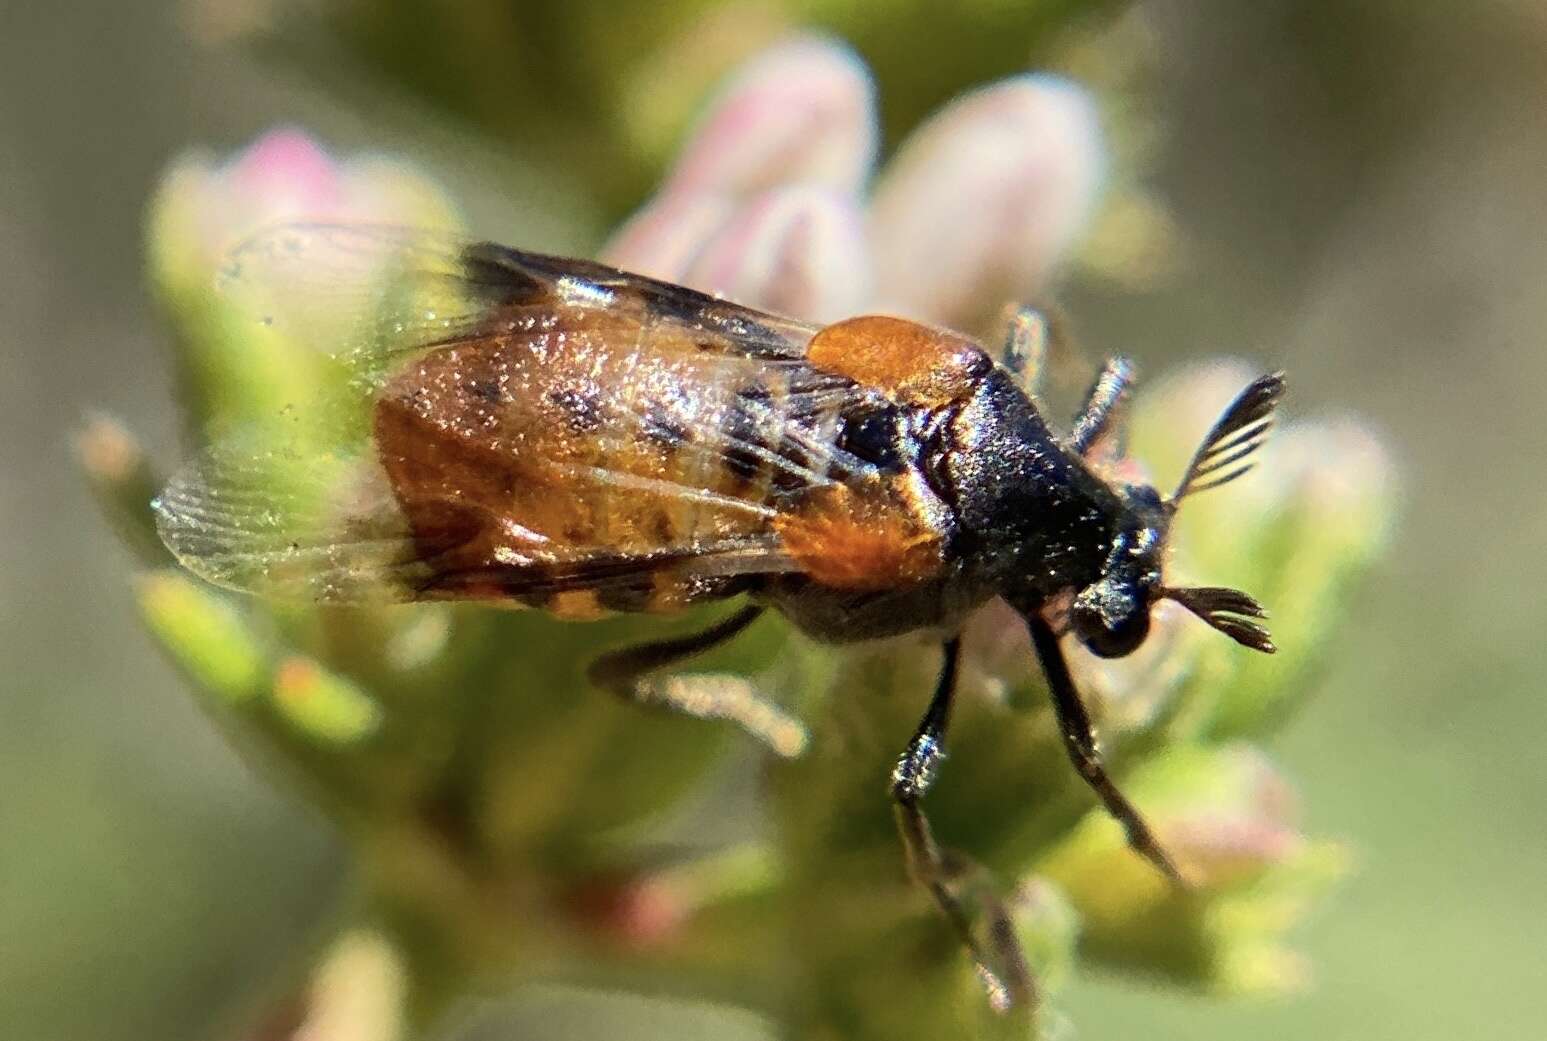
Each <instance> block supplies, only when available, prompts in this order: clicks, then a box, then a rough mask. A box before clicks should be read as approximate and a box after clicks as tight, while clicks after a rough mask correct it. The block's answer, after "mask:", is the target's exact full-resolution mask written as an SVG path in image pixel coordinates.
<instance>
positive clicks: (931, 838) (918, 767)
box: [892, 637, 1036, 1009]
mask: <svg viewBox="0 0 1547 1041" xmlns="http://www.w3.org/2000/svg"><path fill="white" fill-rule="evenodd" d="M944 651H945V658H944V661H943V662H942V663H941V666H940V679H939V681H938V682H937V684H936V685H935V694H934V697H932V698H931V699H930V701H929V708H928V709H927V710H926V711H925V713H924V718H923V719H922V720H920V721H919V726H918V730H917V731H916V732H915V733H914V735H913V739H912V740H911V741H909V742H908V747H907V750H906V751H904V752H903V754H902V756H901V757H900V758H899V759H898V760H897V766H896V767H895V768H894V769H893V770H892V798H893V799H894V800H895V801H896V803H897V826H898V830H899V831H900V832H901V833H902V843H903V849H904V850H905V852H906V854H907V858H908V868H909V871H910V872H911V873H912V875H913V877H914V878H915V879H916V880H917V881H918V882H919V884H920V885H922V886H923V887H924V888H925V889H926V890H928V891H929V895H930V896H931V897H933V898H934V901H935V904H936V905H937V906H938V907H939V908H940V910H941V911H942V912H943V913H944V914H945V917H946V919H947V920H948V921H949V922H950V923H951V927H952V928H953V929H954V930H955V931H956V933H957V935H958V936H960V937H961V940H962V943H963V944H964V945H965V946H966V948H967V950H968V952H969V953H970V954H971V955H972V958H973V960H974V961H975V962H976V963H977V967H978V973H979V975H980V976H981V977H982V979H983V983H984V985H985V986H986V987H987V988H988V992H989V998H990V1000H991V1001H993V1003H994V1005H995V1006H996V1007H998V1008H1000V1009H1007V1008H1010V1007H1012V1006H1021V1005H1024V1006H1030V1005H1031V1003H1032V1002H1034V1001H1035V1000H1036V986H1035V982H1034V980H1033V979H1032V975H1031V970H1030V969H1028V968H1027V967H1026V958H1025V955H1024V954H1023V953H1022V951H1021V949H1020V944H1019V943H1018V942H1017V940H1016V939H1015V932H1014V927H1013V924H1012V923H1011V921H1010V914H1009V911H1008V910H1007V909H1006V908H1005V906H1004V903H1003V901H1001V900H1000V899H999V897H998V895H997V893H996V892H995V891H994V882H993V878H992V877H991V876H990V875H989V873H988V872H987V871H986V870H985V869H984V868H982V867H981V866H980V865H978V864H977V863H975V862H974V861H972V860H970V859H969V858H967V857H965V856H963V855H962V854H960V853H957V852H956V851H954V850H949V849H942V848H941V847H940V845H939V844H938V843H937V842H936V841H935V835H934V830H933V829H932V828H931V827H930V826H929V818H928V817H927V816H925V814H924V807H923V805H922V801H923V798H924V796H925V794H926V793H928V791H929V788H930V786H931V785H932V784H933V783H934V779H935V772H936V770H937V769H938V768H939V766H940V762H941V761H942V760H943V759H944V758H945V732H946V729H947V727H948V726H949V725H950V722H951V703H952V701H953V699H954V697H955V693H956V673H957V665H958V663H959V661H960V658H961V639H960V638H959V637H953V638H951V639H950V640H947V641H946V643H945V646H944ZM964 891H965V892H969V893H970V894H971V896H972V898H973V901H974V902H975V903H977V904H979V905H980V906H981V907H982V908H983V912H984V914H985V916H986V917H987V919H988V921H987V932H988V942H987V943H986V944H985V943H983V942H980V941H979V939H978V937H977V934H976V932H975V931H974V929H973V924H972V916H971V914H970V913H969V912H968V910H967V908H966V906H964V904H963V901H962V899H961V895H960V894H961V893H963V892H964Z"/></svg>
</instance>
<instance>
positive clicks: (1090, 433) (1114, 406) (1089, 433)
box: [1065, 358, 1134, 455]
mask: <svg viewBox="0 0 1547 1041" xmlns="http://www.w3.org/2000/svg"><path fill="white" fill-rule="evenodd" d="M1133 375H1134V370H1133V362H1131V361H1129V360H1128V359H1127V358H1109V359H1107V363H1106V364H1105V365H1103V366H1102V367H1101V371H1100V372H1099V373H1097V375H1096V381H1095V382H1094V383H1092V384H1091V387H1090V391H1089V393H1087V394H1086V396H1085V405H1084V407H1083V408H1081V409H1080V414H1079V415H1077V416H1075V417H1074V427H1073V429H1072V430H1071V431H1070V433H1069V438H1068V440H1067V441H1066V442H1065V443H1066V444H1067V445H1068V446H1069V448H1071V449H1072V450H1073V451H1075V452H1077V453H1079V454H1080V455H1090V454H1092V453H1093V452H1095V451H1097V450H1098V449H1100V448H1101V447H1102V442H1103V440H1104V439H1110V440H1112V441H1113V442H1114V443H1113V446H1112V447H1113V450H1112V451H1111V452H1110V453H1106V454H1111V455H1121V454H1122V451H1123V449H1122V445H1121V444H1120V443H1116V442H1120V440H1121V438H1120V436H1119V435H1120V433H1121V431H1120V428H1119V422H1118V421H1119V419H1120V418H1121V413H1122V407H1123V403H1124V402H1125V401H1127V400H1128V394H1129V392H1130V391H1131V390H1132V389H1133Z"/></svg>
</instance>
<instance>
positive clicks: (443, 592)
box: [156, 225, 873, 609]
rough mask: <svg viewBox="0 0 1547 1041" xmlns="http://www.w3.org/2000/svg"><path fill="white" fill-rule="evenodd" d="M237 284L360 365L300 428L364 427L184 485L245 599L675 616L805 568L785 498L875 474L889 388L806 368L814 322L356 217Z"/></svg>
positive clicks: (267, 242) (177, 492)
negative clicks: (880, 415) (566, 605)
mask: <svg viewBox="0 0 1547 1041" xmlns="http://www.w3.org/2000/svg"><path fill="white" fill-rule="evenodd" d="M220 283H221V286H222V289H223V290H224V292H225V293H226V294H227V296H228V297H229V298H230V299H231V300H232V301H233V302H234V303H236V304H237V306H238V308H239V310H241V311H242V312H245V313H248V314H250V315H251V316H252V318H253V320H254V321H255V322H257V323H260V325H261V326H262V327H263V329H264V330H265V331H266V332H265V334H272V335H279V336H285V337H289V338H292V339H294V340H297V341H298V342H304V343H306V344H308V345H310V346H313V347H315V348H316V349H317V350H319V351H320V352H322V353H324V354H327V355H329V356H331V357H333V358H335V359H336V360H337V361H338V362H339V369H340V374H341V375H340V383H339V384H338V385H336V386H331V387H323V388H319V392H318V394H317V396H316V400H314V401H306V402H297V403H295V404H294V405H293V406H292V411H293V412H294V413H295V414H296V415H297V416H299V417H301V418H302V419H304V418H305V417H306V415H307V414H308V412H309V411H312V410H317V409H327V410H339V409H356V410H358V412H359V413H360V415H359V419H358V421H357V422H353V423H350V422H344V423H332V422H328V423H310V422H296V423H293V424H286V423H276V424H273V425H271V426H269V427H265V428H264V429H263V430H262V431H256V432H254V433H253V434H251V435H249V436H244V437H241V438H238V439H235V440H232V441H231V442H229V443H224V444H221V445H217V446H216V447H214V448H213V449H211V450H210V451H209V452H207V453H206V454H205V455H204V456H203V457H202V458H201V459H200V460H198V461H196V462H195V463H194V464H192V465H191V466H190V467H188V468H187V469H185V470H184V471H183V472H182V473H180V474H179V475H178V476H177V477H176V478H175V479H174V480H173V481H172V483H171V484H170V485H169V487H168V488H167V489H166V491H165V492H164V493H163V495H162V496H161V497H160V498H159V499H158V500H157V503H156V509H157V513H158V517H159V520H160V526H161V532H162V535H163V538H164V539H165V540H166V541H167V544H168V545H169V546H170V547H171V548H172V550H173V552H174V553H176V554H177V556H178V557H179V559H181V560H182V561H183V562H184V563H185V564H186V565H187V566H188V567H189V568H191V569H192V570H194V571H196V572H198V573H200V574H202V575H205V576H206V577H208V578H210V579H211V580H213V581H216V582H219V583H221V584H224V585H229V586H234V587H237V588H241V589H249V590H255V591H263V592H268V593H271V594H275V595H288V596H304V597H308V598H315V599H324V600H346V601H348V600H368V599H381V598H388V599H423V598H488V599H514V600H519V601H523V602H529V603H539V602H546V600H547V599H549V598H552V597H553V596H554V595H556V594H561V593H568V592H574V591H577V590H588V591H594V592H597V593H599V594H600V600H601V603H602V605H603V606H620V607H624V608H628V609H639V607H640V606H641V605H643V606H648V607H652V608H658V609H667V608H671V607H674V606H680V604H682V603H686V602H690V601H691V600H693V599H695V598H699V597H702V596H709V595H714V594H715V593H717V592H723V591H724V590H725V589H726V588H728V587H729V586H730V585H731V584H733V582H734V580H735V579H736V578H738V577H740V576H746V575H754V574H766V573H774V572H778V571H783V570H789V569H790V568H791V566H792V565H791V564H790V562H789V560H788V558H787V557H786V556H785V555H784V554H783V552H782V550H781V548H780V546H779V542H778V538H777V535H776V534H775V532H774V528H773V525H772V521H773V519H774V518H775V517H776V516H777V515H778V513H779V511H780V509H781V508H783V507H784V505H785V504H786V502H787V501H789V500H790V498H791V497H793V496H796V495H799V494H803V493H804V492H805V491H807V490H809V489H811V488H813V487H820V486H822V485H825V484H830V483H833V482H841V481H848V480H854V479H859V478H863V477H865V476H866V475H868V474H870V473H871V472H873V468H872V467H871V466H870V465H869V464H867V463H864V462H862V461H861V460H859V459H856V458H854V457H853V456H851V455H849V454H848V453H846V452H844V451H842V450H840V449H838V448H837V447H835V444H836V443H837V441H838V438H837V436H836V433H837V427H838V425H839V424H840V423H841V422H842V421H843V420H842V417H843V415H845V414H847V413H848V412H851V411H852V410H853V408H854V407H855V406H856V404H863V403H864V402H865V401H866V400H867V399H868V395H869V393H870V392H868V391H866V390H864V389H863V388H860V387H857V386H855V385H854V384H853V383H851V382H849V381H847V380H844V379H842V378H841V377H836V376H833V375H831V374H827V373H823V372H819V371H817V370H815V369H813V368H812V367H810V366H809V365H807V364H806V363H805V361H804V349H805V345H806V343H807V342H808V341H809V339H810V337H811V336H812V334H813V332H814V330H813V329H812V328H811V327H809V326H806V325H803V324H801V323H798V322H794V321H791V320H788V319H783V318H778V317H775V316H770V315H765V314H761V313H758V312H755V311H751V310H748V309H745V308H741V307H739V306H737V305H734V304H731V303H728V302H726V301H722V300H717V299H715V298H713V297H708V296H705V295H703V294H700V293H696V292H694V291H692V290H688V289H684V288H682V287H678V286H673V285H669V284H667V283H661V282H656V281H653V280H650V279H644V278H639V277H636V276H633V275H628V274H625V273H622V272H619V271H616V270H614V269H611V268H607V267H604V266H602V265H598V264H593V263H590V262H586V261H574V260H564V259H559V258H553V257H545V256H539V255H535V254H528V253H522V252H519V251H516V250H510V249H506V248H504V247H500V246H495V245H491V244H488V243H468V242H463V241H459V240H457V239H455V238H453V237H449V236H443V235H438V234H434V233H424V232H414V231H407V230H403V229H393V228H377V227H357V226H331V225H329V226H319V225H306V226H293V227H284V228H278V229H275V230H273V231H270V232H266V233H264V234H262V235H260V236H258V237H257V238H255V239H253V240H251V241H249V242H247V243H245V244H244V245H242V246H241V247H239V248H238V249H237V250H236V251H235V252H234V253H233V254H232V256H231V258H230V262H229V263H228V264H227V265H226V267H225V268H224V270H223V271H222V273H221V276H220ZM324 429H326V430H345V431H352V434H351V435H349V436H345V437H343V438H338V437H324V436H321V435H319V434H317V433H316V431H318V430H324Z"/></svg>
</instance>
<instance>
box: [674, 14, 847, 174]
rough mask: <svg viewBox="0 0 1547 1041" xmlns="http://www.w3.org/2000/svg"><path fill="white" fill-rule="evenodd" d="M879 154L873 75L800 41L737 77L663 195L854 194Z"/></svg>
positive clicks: (826, 46)
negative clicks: (803, 188) (800, 190)
mask: <svg viewBox="0 0 1547 1041" xmlns="http://www.w3.org/2000/svg"><path fill="white" fill-rule="evenodd" d="M875 150H876V121H875V88H874V84H873V83H872V82H871V80H870V76H869V75H868V73H867V72H866V70H865V67H864V65H863V64H861V62H860V61H859V59H858V58H857V57H856V56H855V55H854V54H853V52H851V51H850V50H848V48H846V47H843V46H841V45H839V44H836V43H833V42H830V41H828V40H825V39H820V38H815V37H800V38H796V39H793V40H790V41H788V42H786V43H783V44H780V45H777V46H774V47H771V48H769V49H768V50H766V51H764V52H763V53H762V55H760V56H759V57H757V58H756V59H754V60H753V61H751V62H749V63H748V64H746V65H745V66H743V67H742V69H741V71H740V72H738V73H736V74H735V76H734V77H733V78H732V79H731V81H730V83H729V85H728V86H726V87H725V88H724V90H723V91H722V92H721V94H720V96H719V97H718V98H717V99H716V100H715V101H714V102H712V103H711V105H710V107H709V110H708V112H707V114H706V115H705V116H704V118H703V119H702V120H701V122H700V123H699V125H698V128H697V130H695V131H694V133H693V136H692V138H691V140H690V141H689V142H688V144H687V146H686V147H685V149H684V150H683V152H682V155H681V158H680V159H678V161H677V165H676V168H675V169H674V170H673V171H672V173H671V175H670V176H669V177H668V178H667V181H666V185H665V187H664V188H663V189H662V193H663V194H667V195H675V194H677V193H680V192H700V193H711V194H717V195H723V196H728V197H730V198H733V199H735V198H747V197H749V196H752V195H755V194H758V193H760V192H764V191H767V190H768V189H770V188H774V187H779V186H783V185H799V184H805V185H819V186H823V187H826V188H829V189H831V190H833V191H837V192H844V193H849V194H854V193H857V192H858V191H859V190H860V188H861V186H862V185H863V184H864V181H865V178H866V177H867V176H868V175H869V173H870V164H871V163H872V161H873V160H874V158H875Z"/></svg>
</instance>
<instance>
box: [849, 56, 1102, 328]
mask: <svg viewBox="0 0 1547 1041" xmlns="http://www.w3.org/2000/svg"><path fill="white" fill-rule="evenodd" d="M1102 165H1103V156H1102V148H1101V144H1100V138H1099V133H1098V128H1097V121H1096V112H1095V108H1094V106H1093V105H1092V103H1091V101H1090V98H1089V97H1088V96H1087V95H1086V94H1085V93H1084V91H1082V90H1080V89H1079V88H1078V87H1075V86H1073V85H1072V84H1070V83H1067V82H1065V81H1062V80H1058V79H1053V78H1050V77H1045V76H1034V77H1033V76H1028V77H1023V78H1020V79H1015V80H1009V81H1006V82H1004V83H1000V84H998V85H996V86H992V87H988V88H985V89H983V90H980V91H978V92H976V93H973V94H969V95H967V96H966V97H964V98H962V99H961V100H959V101H956V102H954V103H953V104H951V105H949V106H947V107H946V108H945V109H944V110H942V111H941V112H940V114H939V115H937V116H935V117H934V118H932V119H930V120H929V121H928V122H927V123H925V124H924V125H923V126H922V127H920V128H919V129H918V130H917V131H915V132H914V133H913V135H912V136H911V137H909V138H908V140H907V141H906V142H904V144H903V146H902V149H901V151H900V152H899V153H898V155H897V157H896V159H895V160H894V161H893V162H892V163H891V165H890V166H888V167H887V170H886V172H885V174H884V175H883V176H882V178H881V182H880V184H879V185H878V187H877V189H876V194H875V200H874V203H873V205H872V212H871V229H870V230H871V244H872V246H873V248H874V251H875V257H876V273H877V285H878V289H879V292H880V297H881V303H882V304H883V306H884V307H885V308H886V309H887V310H890V311H895V312H898V313H902V314H906V315H911V316H913V317H917V318H921V319H924V320H929V321H936V322H943V323H947V324H950V325H954V326H957V327H961V328H966V329H969V330H972V329H975V328H977V327H978V326H979V325H980V324H981V323H982V322H983V320H984V319H985V318H986V317H987V316H988V315H990V314H993V313H994V312H996V311H997V310H998V309H999V308H1001V307H1002V306H1003V305H1004V304H1005V303H1007V302H1012V301H1020V300H1025V299H1028V298H1030V297H1031V296H1032V295H1034V294H1035V292H1036V291H1037V290H1038V288H1039V287H1040V286H1041V285H1042V283H1043V282H1044V281H1045V280H1046V279H1047V277H1048V274H1049V272H1050V271H1051V270H1052V269H1053V267H1054V265H1056V264H1057V262H1058V260H1059V259H1060V257H1061V256H1062V255H1063V253H1064V250H1065V248H1066V247H1067V246H1068V245H1069V243H1070V241H1071V240H1072V238H1073V237H1074V235H1075V233H1076V232H1077V231H1078V230H1079V229H1080V228H1081V226H1082V225H1083V224H1084V223H1085V219H1086V217H1087V215H1088V212H1089V210H1090V208H1091V204H1092V201H1093V200H1094V198H1095V196H1096V190H1097V186H1098V185H1099V183H1100V180H1101V171H1102Z"/></svg>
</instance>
